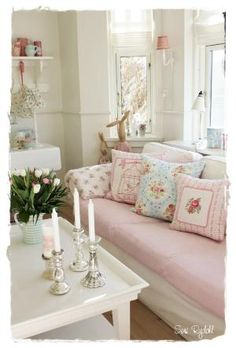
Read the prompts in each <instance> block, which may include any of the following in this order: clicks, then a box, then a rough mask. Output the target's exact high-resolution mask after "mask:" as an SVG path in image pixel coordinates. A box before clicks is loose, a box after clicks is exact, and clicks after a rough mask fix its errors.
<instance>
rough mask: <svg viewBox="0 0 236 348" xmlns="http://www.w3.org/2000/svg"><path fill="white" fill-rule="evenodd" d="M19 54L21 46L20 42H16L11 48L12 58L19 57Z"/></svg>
mask: <svg viewBox="0 0 236 348" xmlns="http://www.w3.org/2000/svg"><path fill="white" fill-rule="evenodd" d="M20 53H21V44H20V41H19V40H17V41H16V42H15V43H14V44H13V47H12V56H13V57H19V56H20Z"/></svg>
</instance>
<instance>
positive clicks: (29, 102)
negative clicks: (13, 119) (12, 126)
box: [11, 62, 44, 118]
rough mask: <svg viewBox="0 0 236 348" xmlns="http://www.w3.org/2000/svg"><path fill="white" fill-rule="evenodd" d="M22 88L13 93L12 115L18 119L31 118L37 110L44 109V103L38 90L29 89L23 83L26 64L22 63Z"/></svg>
mask: <svg viewBox="0 0 236 348" xmlns="http://www.w3.org/2000/svg"><path fill="white" fill-rule="evenodd" d="M19 68H20V74H21V87H20V89H19V90H18V91H17V92H15V93H13V92H12V93H11V113H13V114H14V116H17V117H23V118H30V117H33V116H34V113H35V111H36V110H37V109H40V108H42V107H44V102H43V99H42V96H41V94H40V92H39V90H38V88H33V89H32V88H28V87H27V86H25V85H24V83H23V72H24V63H23V62H20V66H19Z"/></svg>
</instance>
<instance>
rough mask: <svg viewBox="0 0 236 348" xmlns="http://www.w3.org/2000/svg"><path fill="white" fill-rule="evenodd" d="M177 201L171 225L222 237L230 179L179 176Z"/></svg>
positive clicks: (177, 178) (207, 235)
mask: <svg viewBox="0 0 236 348" xmlns="http://www.w3.org/2000/svg"><path fill="white" fill-rule="evenodd" d="M176 185H177V205H176V210H175V214H174V219H173V221H172V223H171V225H170V228H171V229H175V230H178V231H184V232H192V233H197V234H200V235H202V236H205V237H209V238H211V239H214V240H217V241H222V240H223V239H224V234H225V226H226V199H225V197H226V195H225V194H226V188H227V186H228V181H227V180H220V179H218V180H213V179H210V180H209V179H196V178H191V177H189V176H187V175H183V174H180V175H178V176H177V177H176Z"/></svg>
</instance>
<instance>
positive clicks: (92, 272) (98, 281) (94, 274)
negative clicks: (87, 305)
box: [81, 237, 105, 288]
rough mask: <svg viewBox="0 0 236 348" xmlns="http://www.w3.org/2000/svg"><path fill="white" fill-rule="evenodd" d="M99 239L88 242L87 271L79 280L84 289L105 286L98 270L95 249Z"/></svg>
mask: <svg viewBox="0 0 236 348" xmlns="http://www.w3.org/2000/svg"><path fill="white" fill-rule="evenodd" d="M100 240H101V238H100V237H96V239H95V241H94V242H91V241H89V243H88V245H89V271H88V273H87V274H86V276H85V277H84V278H83V279H82V280H81V284H82V285H83V286H85V287H86V288H98V287H100V286H103V285H105V280H104V277H103V275H102V274H101V273H100V271H99V269H98V261H97V247H98V244H99V242H100Z"/></svg>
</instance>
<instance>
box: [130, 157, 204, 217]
mask: <svg viewBox="0 0 236 348" xmlns="http://www.w3.org/2000/svg"><path fill="white" fill-rule="evenodd" d="M203 168H204V162H203V161H202V160H200V161H195V162H191V163H182V164H179V163H168V162H165V161H161V160H158V159H153V158H150V157H148V156H144V155H143V175H142V177H141V180H140V187H139V192H138V196H137V201H136V203H135V208H134V211H135V212H136V213H138V214H142V215H146V216H151V217H155V218H159V219H164V220H167V221H172V219H173V215H174V210H175V204H176V184H175V177H176V175H177V174H179V173H185V174H188V175H192V176H195V177H199V176H200V174H201V172H202V170H203Z"/></svg>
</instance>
